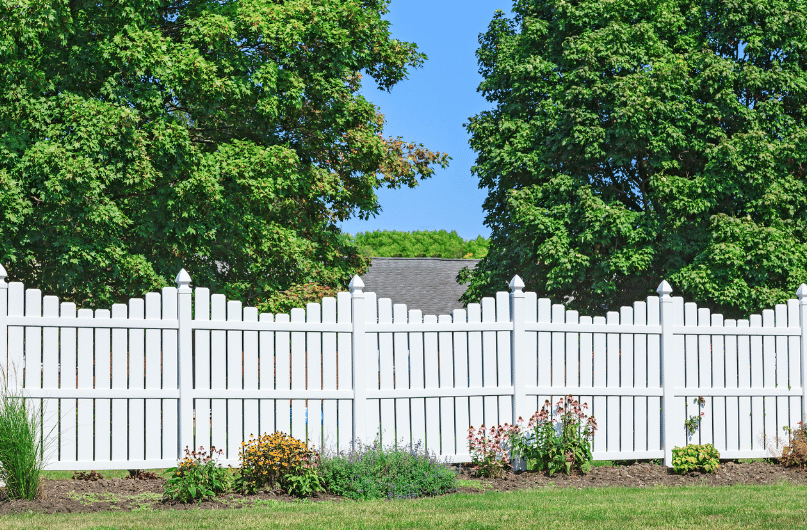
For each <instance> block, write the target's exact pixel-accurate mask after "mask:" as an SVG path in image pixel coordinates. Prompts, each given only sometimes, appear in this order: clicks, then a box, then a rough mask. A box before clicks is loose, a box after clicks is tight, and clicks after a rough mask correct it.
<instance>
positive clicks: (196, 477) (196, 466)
mask: <svg viewBox="0 0 807 530" xmlns="http://www.w3.org/2000/svg"><path fill="white" fill-rule="evenodd" d="M222 453H223V451H222V450H221V449H219V450H216V448H215V446H214V447H211V448H210V452H209V453H208V452H207V451H205V450H204V447H200V448H199V450H198V451H190V450H189V449H188V448H187V447H186V448H185V458H183V459H182V461H180V462H179V464H177V467H172V468H171V469H167V470H166V471H165V472H166V473H170V474H171V477H170V478H169V479H168V481H167V482H166V483H165V494H164V495H163V499H164V500H169V501H179V502H182V503H188V502H191V501H194V500H198V501H199V503H200V504H201V502H202V499H205V498H208V497H214V496H216V495H218V494H219V493H226V492H228V491H230V490H231V489H232V485H233V473H232V471H231V470H230V469H229V468H226V467H221V466H220V465H219V464H218V463H217V462H216V461H215V458H217V457H218V456H220V455H221V454H222Z"/></svg>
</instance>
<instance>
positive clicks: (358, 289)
mask: <svg viewBox="0 0 807 530" xmlns="http://www.w3.org/2000/svg"><path fill="white" fill-rule="evenodd" d="M348 287H349V288H350V294H352V295H361V294H364V293H362V289H364V282H363V281H361V278H359V275H358V274H356V275H355V276H353V279H352V280H350V285H349V286H348Z"/></svg>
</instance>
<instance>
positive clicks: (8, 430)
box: [0, 371, 51, 501]
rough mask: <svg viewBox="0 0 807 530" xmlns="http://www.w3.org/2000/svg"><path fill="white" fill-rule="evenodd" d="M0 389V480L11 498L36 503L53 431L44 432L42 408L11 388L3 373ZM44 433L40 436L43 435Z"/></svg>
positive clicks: (4, 490)
mask: <svg viewBox="0 0 807 530" xmlns="http://www.w3.org/2000/svg"><path fill="white" fill-rule="evenodd" d="M0 377H2V382H1V383H0V384H2V388H1V389H0V480H2V481H3V482H4V483H5V488H3V494H4V495H5V496H6V497H8V498H9V499H24V500H29V501H31V500H34V499H35V498H36V497H37V495H38V494H39V487H40V480H41V475H42V467H43V465H44V452H45V449H46V448H47V447H48V446H49V445H50V434H51V433H50V432H46V433H42V409H41V407H35V406H33V405H32V404H31V402H29V401H28V399H27V398H26V397H25V396H23V395H21V394H15V393H14V392H13V391H11V390H9V388H8V372H7V371H3V372H2V374H0ZM41 433H42V434H44V435H43V436H42V437H40V434H41Z"/></svg>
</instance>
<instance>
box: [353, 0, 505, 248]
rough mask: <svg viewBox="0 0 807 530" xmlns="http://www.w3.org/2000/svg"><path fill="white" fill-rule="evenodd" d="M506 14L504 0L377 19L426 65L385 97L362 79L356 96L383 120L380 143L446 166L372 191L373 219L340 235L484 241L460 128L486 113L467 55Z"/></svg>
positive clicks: (458, 1)
mask: <svg viewBox="0 0 807 530" xmlns="http://www.w3.org/2000/svg"><path fill="white" fill-rule="evenodd" d="M511 7H512V0H392V3H391V4H390V6H389V10H390V12H389V13H387V14H386V15H384V18H385V19H386V20H389V21H390V23H391V26H390V31H391V33H392V37H393V38H395V39H398V40H401V41H407V42H414V43H416V44H417V45H418V49H419V51H421V52H423V53H425V54H426V55H427V56H428V57H429V59H428V60H427V61H426V62H425V63H424V65H423V67H421V68H418V69H412V68H410V69H409V78H408V79H406V80H404V81H401V82H400V83H398V84H397V85H396V86H394V87H393V88H392V90H391V92H390V93H387V92H384V91H381V90H378V88H377V86H376V85H375V83H374V82H373V81H372V79H370V78H369V77H368V76H365V77H364V79H365V80H369V82H366V83H365V84H364V86H363V87H362V90H361V92H360V93H361V94H362V95H363V96H364V97H365V98H367V100H369V101H371V102H372V103H373V104H375V105H376V106H378V107H380V111H381V113H382V114H384V116H385V117H386V120H387V122H386V123H385V125H384V136H385V137H389V136H401V137H403V139H404V140H406V141H411V142H415V143H421V144H423V145H424V146H425V147H426V148H428V149H430V150H432V151H440V152H445V153H448V155H449V156H450V157H451V158H452V160H451V162H450V164H449V167H448V168H447V169H441V168H440V167H439V166H438V167H437V168H436V170H435V174H434V175H433V176H432V177H431V178H429V179H426V180H423V181H420V184H419V185H418V186H417V187H416V188H414V189H410V188H403V189H397V190H389V189H381V190H378V192H377V193H378V198H379V202H380V203H381V208H382V211H381V213H379V214H378V215H377V216H376V217H374V218H371V219H369V220H367V221H362V220H360V219H351V220H348V221H346V222H344V223H342V224H341V225H340V226H341V228H342V230H343V231H344V232H348V233H350V234H356V233H357V232H367V231H372V230H403V231H412V230H441V229H443V230H448V231H451V230H456V231H457V233H458V234H459V235H460V236H461V237H463V238H465V239H470V238H475V237H476V236H478V235H482V236H484V237H488V236H490V230H489V229H488V228H487V227H486V226H485V225H484V224H483V221H484V219H485V212H484V210H483V209H482V201H483V200H484V199H485V195H486V194H485V191H484V190H480V189H479V188H478V185H479V180H478V178H477V177H475V176H473V175H471V166H473V165H474V162H475V160H476V153H474V151H473V150H472V149H471V147H470V145H468V139H469V135H468V133H467V132H466V130H465V128H464V127H463V124H464V123H467V122H468V118H469V117H471V116H474V115H475V114H477V113H479V112H480V111H482V110H487V109H490V108H492V104H490V103H488V102H487V101H485V99H484V98H483V97H482V94H481V93H479V92H477V91H476V88H477V86H479V83H480V82H481V81H482V76H481V75H479V71H478V70H479V66H478V65H477V61H476V55H475V52H476V49H477V48H478V47H479V42H478V37H479V33H483V32H485V31H487V28H488V24H489V23H490V21H491V20H492V19H493V12H494V11H496V10H497V9H501V10H502V11H504V12H505V13H506V14H507V15H508V17H511V16H512V12H511V9H510V8H511Z"/></svg>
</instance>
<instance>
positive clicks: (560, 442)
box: [507, 395, 597, 476]
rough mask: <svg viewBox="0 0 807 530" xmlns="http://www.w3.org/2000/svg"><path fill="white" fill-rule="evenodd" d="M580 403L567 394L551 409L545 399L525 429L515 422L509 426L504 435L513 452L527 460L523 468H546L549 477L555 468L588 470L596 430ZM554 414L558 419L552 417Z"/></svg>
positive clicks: (560, 469)
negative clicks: (507, 431)
mask: <svg viewBox="0 0 807 530" xmlns="http://www.w3.org/2000/svg"><path fill="white" fill-rule="evenodd" d="M587 408H588V405H587V404H586V403H583V404H582V405H581V404H580V403H579V402H578V401H577V400H576V399H574V397H573V396H571V395H569V396H566V397H562V398H560V399H559V400H558V402H557V404H556V405H555V408H554V411H553V408H552V406H551V403H550V402H549V400H546V401H545V402H544V405H543V406H542V407H541V410H540V411H537V412H536V413H535V414H533V416H532V417H531V418H530V420H529V423H528V424H527V430H526V431H524V430H523V429H522V427H521V423H522V422H523V420H522V419H521V418H519V422H518V425H516V426H513V427H510V429H509V433H508V434H507V436H508V438H509V441H510V444H511V446H512V451H513V455H514V456H515V455H518V456H520V457H521V458H523V459H524V460H526V462H527V469H531V470H536V471H542V470H546V471H548V472H549V474H550V476H551V475H552V474H554V473H557V472H559V471H565V472H566V473H571V472H572V469H579V470H581V471H582V472H583V473H588V472H589V471H590V470H591V463H592V461H593V458H592V455H591V438H592V436H593V435H594V431H595V430H597V421H596V420H595V419H594V416H591V417H588V416H587V415H586V413H585V412H583V410H584V409H587ZM555 415H557V416H558V417H559V419H555Z"/></svg>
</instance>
